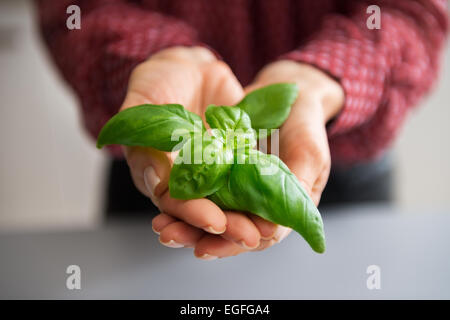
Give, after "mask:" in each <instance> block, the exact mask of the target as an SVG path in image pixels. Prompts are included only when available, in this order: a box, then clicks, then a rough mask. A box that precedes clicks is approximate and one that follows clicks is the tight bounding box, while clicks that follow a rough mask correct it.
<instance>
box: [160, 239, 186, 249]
mask: <svg viewBox="0 0 450 320" xmlns="http://www.w3.org/2000/svg"><path fill="white" fill-rule="evenodd" d="M159 242H161V244H162V245H165V246H166V247H169V248H183V247H184V245H182V244H180V243H177V242H175V241H173V240H170V241H169V242H162V241H161V239H159Z"/></svg>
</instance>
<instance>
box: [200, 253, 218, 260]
mask: <svg viewBox="0 0 450 320" xmlns="http://www.w3.org/2000/svg"><path fill="white" fill-rule="evenodd" d="M198 258H199V259H202V260H215V259H217V258H218V257H216V256H212V255H210V254H207V253H205V254H204V255H202V256H200V257H198Z"/></svg>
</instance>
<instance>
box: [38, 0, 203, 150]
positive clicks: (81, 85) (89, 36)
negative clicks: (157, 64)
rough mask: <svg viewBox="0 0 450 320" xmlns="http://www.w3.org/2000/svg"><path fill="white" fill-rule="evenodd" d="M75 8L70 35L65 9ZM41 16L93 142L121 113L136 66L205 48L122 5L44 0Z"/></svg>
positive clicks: (171, 24) (184, 29) (172, 26)
mask: <svg viewBox="0 0 450 320" xmlns="http://www.w3.org/2000/svg"><path fill="white" fill-rule="evenodd" d="M73 4H75V5H78V6H79V7H80V11H81V15H80V16H81V28H80V29H73V30H69V29H68V28H67V26H66V19H67V18H68V17H69V14H68V13H66V9H67V7H68V6H70V5H73ZM37 11H38V16H39V25H40V30H41V33H42V35H43V38H44V41H45V43H46V45H47V47H48V49H49V51H50V54H51V56H52V57H53V60H54V61H55V62H56V65H57V66H58V68H59V69H60V71H61V73H62V75H63V77H64V78H65V80H66V81H67V82H68V83H69V84H70V85H71V86H72V87H73V89H74V90H75V92H76V93H77V96H78V97H79V99H80V103H81V107H82V116H83V122H84V124H85V126H86V128H87V130H88V131H89V133H90V134H91V135H92V136H93V137H94V138H96V137H97V135H98V133H99V131H100V129H101V127H102V126H103V125H104V123H106V121H107V120H108V119H109V118H111V116H112V115H114V114H115V113H116V112H117V111H118V109H119V107H120V105H121V103H122V101H123V99H124V98H125V94H126V88H127V82H128V78H129V75H130V73H131V70H132V69H133V68H134V67H135V66H136V65H137V64H138V63H140V62H142V61H144V60H145V59H146V58H148V57H149V56H150V55H151V54H152V53H155V52H157V51H159V50H162V49H164V48H168V47H171V46H177V45H185V46H192V45H201V44H200V43H198V42H197V36H196V32H195V30H193V29H192V28H191V27H190V26H188V25H187V24H185V23H184V22H182V21H179V20H176V19H174V18H171V17H168V16H164V15H162V14H160V13H157V12H152V11H149V10H145V9H142V8H140V7H139V6H136V5H133V4H130V3H129V2H127V1H124V0H109V1H102V0H84V1H83V0H79V1H74V0H59V1H53V0H40V1H37ZM113 151H114V152H113V153H115V154H119V153H118V152H117V151H118V149H114V150H113Z"/></svg>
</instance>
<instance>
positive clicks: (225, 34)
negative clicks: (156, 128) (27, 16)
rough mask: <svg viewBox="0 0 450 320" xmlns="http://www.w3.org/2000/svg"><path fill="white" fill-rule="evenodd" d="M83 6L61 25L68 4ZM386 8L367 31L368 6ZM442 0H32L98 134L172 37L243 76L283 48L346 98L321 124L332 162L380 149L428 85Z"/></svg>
mask: <svg viewBox="0 0 450 320" xmlns="http://www.w3.org/2000/svg"><path fill="white" fill-rule="evenodd" d="M71 4H77V5H78V6H79V7H80V8H81V29H80V30H68V29H67V27H66V19H67V17H68V16H69V15H68V14H67V13H66V8H67V7H68V6H69V5H71ZM372 4H377V5H378V6H379V7H380V8H381V29H379V30H377V29H374V30H369V29H368V28H367V25H366V20H367V18H368V17H369V15H370V14H368V13H366V10H367V7H368V6H369V5H372ZM446 6H447V4H446V1H445V0H416V1H414V0H385V1H375V0H370V1H350V0H348V1H345V0H341V1H338V0H335V1H333V0H308V1H306V0H305V1H300V0H297V1H295V0H141V1H125V0H109V1H106V0H85V1H83V0H79V1H75V0H67V1H65V0H64V1H62V0H60V1H53V0H40V1H38V11H39V19H40V26H41V30H42V33H43V37H44V39H45V41H46V44H47V45H48V47H49V49H50V52H51V54H52V56H53V58H54V60H55V62H56V64H57V66H58V67H59V69H60V70H61V72H62V74H63V76H64V78H65V79H66V80H67V81H68V82H69V83H70V84H71V86H72V87H73V88H74V89H75V91H76V93H77V94H78V96H79V98H80V104H81V107H82V110H83V119H84V123H85V126H86V128H87V129H88V130H89V132H90V133H91V134H92V135H93V136H94V137H96V136H97V134H98V132H99V130H100V128H101V127H102V125H103V124H104V123H105V122H106V121H107V120H108V119H109V118H110V117H111V116H112V115H114V114H115V113H116V112H117V111H118V108H119V107H120V105H121V103H122V101H123V99H124V97H125V93H126V87H127V81H128V77H129V75H130V72H131V70H132V69H133V67H134V66H136V65H137V64H138V63H139V62H141V61H143V60H145V59H147V58H148V57H149V56H150V55H151V54H153V53H155V52H157V51H158V50H161V49H163V48H167V47H170V46H176V45H196V44H201V45H206V46H209V47H210V48H213V49H214V50H215V51H216V52H217V53H218V54H219V55H220V56H221V57H222V59H223V60H224V61H225V62H227V63H228V64H229V65H230V67H231V69H232V70H233V71H234V72H235V74H236V76H237V77H238V79H239V80H240V81H241V83H242V84H243V85H245V84H248V83H249V82H250V81H251V80H252V78H253V77H254V75H255V74H256V72H258V70H259V69H261V68H262V67H263V66H264V65H266V64H267V63H270V62H271V61H273V60H275V59H279V58H287V59H292V60H295V61H301V62H306V63H310V64H312V65H314V66H316V67H318V68H320V69H322V70H324V71H326V72H327V73H328V74H330V75H332V76H333V77H334V78H336V79H337V80H338V81H339V82H340V83H341V85H342V86H343V88H344V90H345V105H344V108H343V110H342V111H341V113H340V114H339V115H338V116H337V118H336V119H335V120H334V121H333V122H332V123H331V124H330V126H329V127H328V137H329V142H330V148H331V154H332V159H333V161H337V162H347V163H348V162H361V161H366V160H370V159H372V158H374V157H376V156H378V155H380V154H381V153H382V152H383V151H384V150H385V149H386V148H387V147H388V145H389V143H390V142H391V141H392V139H393V137H394V136H395V134H396V132H397V129H398V128H399V127H400V125H401V123H402V121H403V119H404V118H405V115H406V114H407V112H408V110H409V109H410V108H411V107H412V106H414V105H415V104H416V103H417V101H418V99H419V98H420V97H422V96H423V95H424V93H426V92H427V91H428V90H429V88H430V86H431V84H432V83H433V80H434V79H435V78H436V73H437V70H438V66H439V56H440V51H441V50H440V49H441V47H442V44H443V42H444V41H443V40H444V38H445V33H446V31H447V16H446V14H447V7H446Z"/></svg>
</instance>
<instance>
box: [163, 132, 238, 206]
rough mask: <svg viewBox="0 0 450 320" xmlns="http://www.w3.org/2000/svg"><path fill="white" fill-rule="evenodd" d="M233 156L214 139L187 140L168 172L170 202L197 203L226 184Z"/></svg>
mask: <svg viewBox="0 0 450 320" xmlns="http://www.w3.org/2000/svg"><path fill="white" fill-rule="evenodd" d="M232 164H233V153H232V152H230V151H229V150H226V149H225V148H224V145H223V142H222V141H220V140H219V139H216V138H215V137H209V139H205V138H203V139H202V138H201V137H200V139H195V137H194V138H193V139H190V140H189V142H187V143H186V144H185V145H184V146H183V148H182V149H181V151H180V153H179V154H178V156H177V158H176V159H175V164H174V166H173V168H172V171H171V172H170V179H169V192H170V195H171V196H172V197H173V198H177V199H184V200H187V199H196V198H203V197H206V196H208V195H210V194H212V193H214V192H216V191H217V190H218V189H220V187H222V185H224V184H225V183H226V179H227V175H228V172H229V171H230V168H231V166H232Z"/></svg>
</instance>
